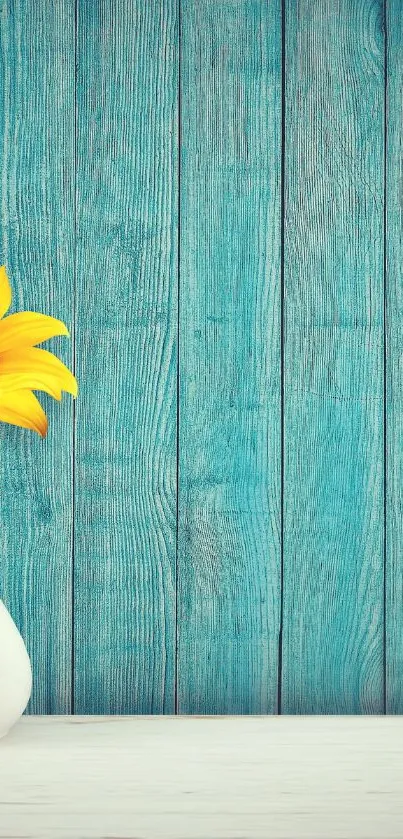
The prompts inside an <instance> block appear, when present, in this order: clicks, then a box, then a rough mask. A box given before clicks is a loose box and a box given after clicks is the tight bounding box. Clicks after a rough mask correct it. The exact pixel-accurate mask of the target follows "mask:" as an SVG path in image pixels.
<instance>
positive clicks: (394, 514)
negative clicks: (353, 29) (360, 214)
mask: <svg viewBox="0 0 403 839" xmlns="http://www.w3.org/2000/svg"><path fill="white" fill-rule="evenodd" d="M387 12H388V16H387V99H386V105H387V110H386V116H387V120H386V125H387V132H386V151H387V157H386V187H387V191H386V195H387V203H386V229H385V232H386V258H387V273H386V315H387V318H386V322H387V336H386V337H387V354H386V358H387V368H386V370H387V379H386V382H387V412H386V415H387V461H386V464H387V470H386V475H387V482H386V485H387V495H386V524H387V531H386V540H387V541H386V544H387V564H386V579H385V582H386V612H385V618H386V621H385V624H386V626H385V628H386V713H388V714H402V713H403V369H402V352H403V164H402V158H403V131H402V124H403V122H402V113H403V5H402V3H401V2H399V0H389V2H388V7H387Z"/></svg>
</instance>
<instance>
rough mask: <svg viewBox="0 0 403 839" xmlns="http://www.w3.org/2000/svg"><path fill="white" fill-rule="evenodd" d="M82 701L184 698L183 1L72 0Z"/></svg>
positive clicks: (99, 705)
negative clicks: (178, 668)
mask: <svg viewBox="0 0 403 839" xmlns="http://www.w3.org/2000/svg"><path fill="white" fill-rule="evenodd" d="M77 25H78V33H77V67H78V78H77V261H76V271H77V298H76V330H77V338H76V353H77V374H78V378H79V380H80V381H81V396H80V399H79V400H77V412H76V439H75V493H74V496H75V508H74V521H75V527H74V533H75V545H74V581H75V598H74V602H75V621H74V623H75V636H74V650H75V655H74V658H75V671H74V686H75V690H74V700H75V701H74V709H75V711H76V712H77V713H105V712H106V713H112V712H118V713H122V714H124V713H130V712H131V713H139V714H140V713H158V714H162V713H164V712H166V713H172V712H173V710H174V695H175V636H176V620H175V579H176V578H175V564H176V563H175V551H176V414H177V410H176V380H177V376H176V372H177V369H176V359H177V341H176V339H177V321H178V318H177V296H178V295H177V275H178V270H177V238H178V236H177V208H178V200H177V184H178V173H177V159H178V138H177V125H178V116H177V110H178V97H177V93H178V61H177V9H176V0H175V1H174V0H151V2H147V3H144V2H143V0H133V2H130V3H128V2H127V0H119V1H118V2H117V0H78V20H77Z"/></svg>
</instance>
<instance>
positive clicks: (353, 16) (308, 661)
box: [282, 0, 384, 714]
mask: <svg viewBox="0 0 403 839" xmlns="http://www.w3.org/2000/svg"><path fill="white" fill-rule="evenodd" d="M285 60H286V112H285V134H286V139H285V142H286V152H285V154H286V172H285V177H286V182H285V191H286V192H285V203H286V207H285V419H284V423H285V466H284V470H285V474H284V481H285V494H284V515H285V530H284V653H283V679H282V698H283V702H282V710H283V712H284V713H287V714H289V713H308V714H311V713H315V714H320V713H323V714H357V713H366V714H374V713H381V712H382V711H383V707H384V706H383V583H384V574H383V562H384V515H383V510H384V497H383V480H384V471H383V445H384V441H383V429H384V425H383V408H384V404H383V388H384V376H383V361H384V356H383V353H384V325H383V316H384V313H383V306H384V284H383V191H384V176H383V172H384V38H383V3H382V2H381V0H375V2H372V0H371V2H367V0H359V2H356V0H354V1H353V0H338V2H337V3H333V2H328V0H318V2H316V3H314V4H312V3H311V2H310V0H298V2H297V3H295V2H294V0H287V2H286V59H285Z"/></svg>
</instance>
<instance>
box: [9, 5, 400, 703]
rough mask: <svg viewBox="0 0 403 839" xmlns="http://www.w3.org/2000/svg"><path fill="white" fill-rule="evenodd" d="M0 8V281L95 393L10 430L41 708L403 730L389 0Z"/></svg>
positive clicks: (396, 31)
mask: <svg viewBox="0 0 403 839" xmlns="http://www.w3.org/2000/svg"><path fill="white" fill-rule="evenodd" d="M0 9H1V14H0V93H1V101H0V161H1V172H2V185H1V199H2V229H1V234H2V235H1V261H2V262H5V263H6V264H7V267H8V270H9V273H10V276H11V278H12V281H13V286H14V290H15V296H14V308H15V309H17V308H18V309H22V308H28V309H38V310H42V311H47V312H51V313H52V314H54V315H56V316H58V317H62V318H63V319H64V320H65V321H66V322H67V323H68V324H69V325H70V326H71V327H72V328H73V340H72V341H71V342H67V341H65V342H63V341H62V340H59V341H54V342H53V344H52V346H53V347H54V348H55V349H56V350H57V352H58V353H59V354H61V355H62V357H63V358H64V359H65V360H66V362H67V363H69V364H71V363H72V361H73V356H74V358H75V363H76V372H77V376H78V379H79V384H80V395H79V398H78V400H77V402H76V404H75V406H74V409H73V405H72V402H71V400H70V399H69V398H66V399H65V400H64V401H63V403H62V405H61V406H59V405H54V404H53V403H52V402H51V400H50V399H46V408H47V409H48V410H49V413H50V432H49V437H48V439H47V440H46V442H45V443H42V442H41V441H40V440H39V439H37V438H36V437H34V435H32V434H30V433H29V432H24V431H22V430H19V429H13V428H10V427H6V426H3V427H2V428H1V429H0V436H1V445H2V452H3V456H2V459H1V481H2V491H1V496H0V497H1V505H0V510H1V521H0V533H1V552H2V557H3V559H2V562H3V565H2V574H1V592H2V594H3V596H4V599H5V601H6V603H7V605H8V607H9V608H10V610H11V612H12V614H13V616H14V618H15V619H16V621H17V624H18V625H19V626H20V628H21V630H22V632H23V634H24V636H25V638H26V639H27V643H28V647H29V650H30V652H31V655H32V659H33V665H34V692H33V697H32V701H31V703H30V707H29V711H34V712H35V713H42V712H47V713H65V712H69V711H70V710H72V709H73V710H75V711H76V712H79V713H171V712H173V711H175V710H177V711H178V712H180V713H276V712H277V711H279V710H280V711H281V712H282V713H286V714H290V713H308V714H310V713H327V714H333V713H348V714H350V713H351V714H358V713H370V714H373V713H382V712H383V711H385V710H386V711H387V712H388V713H402V708H403V652H402V650H403V630H402V627H403V585H402V560H401V555H402V551H401V542H402V538H403V530H402V525H401V519H402V509H403V495H402V489H401V485H402V477H403V474H402V470H403V467H402V463H403V461H402V454H401V452H402V441H401V436H402V433H401V432H402V427H403V425H402V404H403V402H402V400H403V391H402V385H401V376H402V370H401V349H402V341H401V333H402V329H401V326H400V324H401V322H402V318H403V304H402V301H403V294H402V292H401V288H400V285H401V277H402V269H401V265H402V257H403V253H402V198H401V196H402V184H401V180H402V163H401V158H402V147H403V141H402V127H401V125H402V120H401V112H402V96H403V93H402V92H403V61H402V36H403V10H402V4H401V3H400V2H399V0H338V2H337V3H336V2H332V0H315V2H311V0H149V2H143V0H131V2H128V0H54V2H52V3H48V2H44V1H43V2H42V0H39V2H37V0H1V2H0ZM385 22H386V23H387V37H386V38H385V29H384V24H385ZM385 94H386V95H385ZM385 125H386V127H387V133H386V135H385ZM385 141H386V142H385ZM385 150H386V157H385ZM385 163H386V167H385ZM385 173H386V181H385ZM385 188H386V189H385ZM385 196H386V206H385ZM385 209H386V214H385ZM282 210H284V212H282ZM385 222H386V227H385ZM385 245H386V249H385ZM385 257H386V268H387V271H386V275H385ZM385 304H386V308H385ZM385 327H386V328H385ZM385 371H386V378H385ZM385 393H386V397H387V398H386V401H385ZM41 398H42V397H41ZM43 399H44V401H45V398H43ZM385 444H386V448H385ZM385 451H386V460H385ZM385 537H386V538H385ZM385 606H386V609H385ZM385 677H386V678H385ZM279 702H280V703H281V705H280V706H279Z"/></svg>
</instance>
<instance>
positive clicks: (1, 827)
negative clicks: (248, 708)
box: [0, 716, 403, 839]
mask: <svg viewBox="0 0 403 839" xmlns="http://www.w3.org/2000/svg"><path fill="white" fill-rule="evenodd" d="M0 837H1V839H17V837H18V839H21V837H24V839H48V838H49V839H101V837H102V839H168V838H169V839H224V837H225V839H255V837H256V839H257V837H259V839H308V837H309V839H353V838H354V839H402V837H403V722H402V718H401V717H369V716H368V717H334V716H333V717H286V716H284V717H160V716H159V717H117V716H112V717H24V718H23V720H21V722H20V723H19V724H18V725H17V726H16V727H15V728H14V730H13V731H12V732H11V733H10V734H9V735H8V737H6V738H5V739H4V740H2V741H0Z"/></svg>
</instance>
